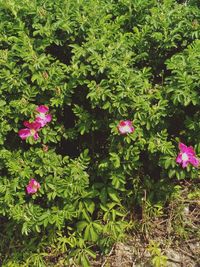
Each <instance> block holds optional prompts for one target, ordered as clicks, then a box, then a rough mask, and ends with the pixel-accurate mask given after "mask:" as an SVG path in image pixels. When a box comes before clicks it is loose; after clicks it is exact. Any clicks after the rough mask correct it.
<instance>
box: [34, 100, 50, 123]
mask: <svg viewBox="0 0 200 267" xmlns="http://www.w3.org/2000/svg"><path fill="white" fill-rule="evenodd" d="M36 111H37V112H38V113H39V114H38V115H37V116H36V120H35V121H37V122H39V123H40V124H41V127H44V126H45V125H46V124H47V123H48V122H50V121H51V120H52V116H51V114H46V113H47V112H48V111H49V108H48V107H47V106H44V105H41V106H38V107H37V108H36Z"/></svg>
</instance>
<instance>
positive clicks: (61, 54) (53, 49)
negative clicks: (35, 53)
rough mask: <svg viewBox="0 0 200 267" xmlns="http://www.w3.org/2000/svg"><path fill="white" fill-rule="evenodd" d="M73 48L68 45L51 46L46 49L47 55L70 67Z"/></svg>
mask: <svg viewBox="0 0 200 267" xmlns="http://www.w3.org/2000/svg"><path fill="white" fill-rule="evenodd" d="M71 50H72V48H71V47H70V46H69V45H68V44H67V43H66V44H64V45H62V46H61V45H56V44H51V45H50V46H48V47H47V48H46V53H48V54H51V55H52V56H53V57H55V58H56V59H58V60H60V62H62V63H64V64H66V65H69V64H70V61H71V57H72V52H71Z"/></svg>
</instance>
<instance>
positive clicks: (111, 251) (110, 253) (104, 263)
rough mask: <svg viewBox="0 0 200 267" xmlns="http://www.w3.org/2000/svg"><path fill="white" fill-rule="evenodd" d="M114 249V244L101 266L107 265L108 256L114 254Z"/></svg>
mask: <svg viewBox="0 0 200 267" xmlns="http://www.w3.org/2000/svg"><path fill="white" fill-rule="evenodd" d="M113 250H114V246H113V247H112V248H111V250H110V252H109V254H108V255H107V256H106V259H105V261H104V262H103V263H102V265H101V267H104V266H105V265H106V263H107V260H108V257H110V256H111V255H112V253H113Z"/></svg>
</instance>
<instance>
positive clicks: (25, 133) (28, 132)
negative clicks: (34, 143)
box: [18, 121, 41, 140]
mask: <svg viewBox="0 0 200 267" xmlns="http://www.w3.org/2000/svg"><path fill="white" fill-rule="evenodd" d="M24 126H25V127H27V128H25V129H21V130H19V132H18V134H19V136H20V137H21V139H22V140H24V139H26V138H27V137H29V136H33V138H34V140H37V139H38V137H39V135H38V133H37V132H38V130H39V129H40V128H41V124H40V123H39V122H37V121H34V122H28V121H25V122H24Z"/></svg>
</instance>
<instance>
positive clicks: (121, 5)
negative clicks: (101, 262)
mask: <svg viewBox="0 0 200 267" xmlns="http://www.w3.org/2000/svg"><path fill="white" fill-rule="evenodd" d="M0 16H1V22H0V32H1V35H0V94H1V98H0V176H1V177H0V224H1V233H0V236H1V242H0V259H1V265H2V266H14V267H17V266H51V262H52V265H53V266H55V265H56V263H55V261H57V262H58V263H57V264H58V265H57V266H67V265H68V264H69V263H70V261H71V262H72V261H76V262H78V263H79V264H80V265H81V266H88V265H89V260H88V257H89V258H90V257H95V253H94V251H95V250H101V251H105V252H106V250H107V248H109V246H110V245H111V244H112V243H113V242H115V241H116V240H118V239H120V238H122V237H123V233H124V231H125V230H126V229H127V228H128V227H132V226H131V225H133V224H134V225H135V224H137V220H139V219H140V218H141V216H142V209H143V202H144V200H145V201H148V203H149V205H151V206H152V207H153V208H154V209H156V210H157V213H156V214H158V215H159V212H160V213H162V211H161V210H162V208H163V207H164V205H166V203H167V201H168V200H169V198H170V197H171V196H172V195H173V194H174V192H175V191H176V190H177V187H176V181H177V180H181V179H198V177H199V173H198V172H199V171H198V168H197V167H195V166H193V165H192V164H186V165H187V166H186V167H184V168H183V165H181V164H178V163H177V162H176V158H177V155H178V153H179V143H180V142H181V143H184V144H186V145H187V146H193V148H194V150H195V152H194V153H196V155H195V154H194V156H195V157H197V158H198V155H200V95H199V88H200V80H199V75H200V40H199V39H198V38H199V33H200V26H199V18H200V12H199V6H198V1H175V0H163V1H157V0H148V1H146V0H120V1H115V0H89V1H87V0H62V1H61V0H57V1H55V2H54V1H52V0H32V1H30V0H21V1H17V0H7V1H3V0H1V1H0ZM42 105H45V106H46V107H48V108H49V111H48V112H49V114H51V116H52V120H51V121H49V122H48V123H47V124H46V125H45V126H44V127H39V129H38V135H39V138H34V137H33V136H32V134H31V133H32V132H31V130H28V131H29V133H30V136H29V137H28V138H24V139H21V138H20V136H19V130H20V129H23V128H24V126H23V123H24V121H29V122H33V121H34V119H35V117H36V116H37V111H36V109H37V108H38V106H39V107H40V106H42ZM125 120H129V121H131V122H132V125H133V127H134V131H132V132H130V133H128V134H121V133H120V131H119V127H118V126H119V123H120V121H125ZM25 124H26V123H25ZM27 129H29V128H27ZM31 179H34V181H37V183H38V184H37V185H38V187H37V189H36V190H35V193H30V192H31V191H28V189H27V186H28V185H29V186H31V185H30V182H31ZM34 181H33V180H32V182H34ZM131 218H132V219H131ZM136 228H137V226H136Z"/></svg>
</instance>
